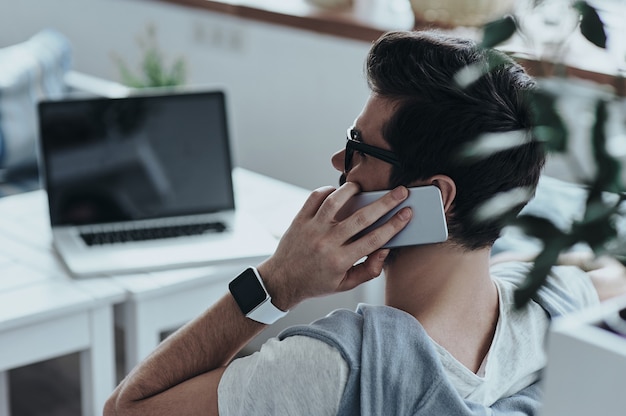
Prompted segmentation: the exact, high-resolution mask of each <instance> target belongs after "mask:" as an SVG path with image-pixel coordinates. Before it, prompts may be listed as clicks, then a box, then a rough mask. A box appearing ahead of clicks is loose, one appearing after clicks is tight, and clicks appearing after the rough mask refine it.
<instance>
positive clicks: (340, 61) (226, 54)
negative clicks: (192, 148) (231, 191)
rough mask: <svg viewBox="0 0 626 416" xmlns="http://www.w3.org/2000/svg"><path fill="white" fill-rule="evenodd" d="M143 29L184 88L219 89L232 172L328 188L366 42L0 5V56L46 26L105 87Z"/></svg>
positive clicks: (154, 12)
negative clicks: (181, 71) (181, 70)
mask: <svg viewBox="0 0 626 416" xmlns="http://www.w3.org/2000/svg"><path fill="white" fill-rule="evenodd" d="M149 24H154V25H155V27H156V28H157V36H158V42H159V44H160V46H161V48H162V50H163V51H164V52H165V53H166V55H167V57H168V62H172V61H173V60H174V59H175V58H178V57H181V56H182V57H184V58H185V59H186V60H187V63H188V67H189V78H190V79H189V82H190V83H191V84H220V85H223V86H224V87H225V88H226V89H227V91H228V93H229V106H230V109H231V119H230V121H231V133H232V137H233V147H234V153H235V163H236V164H237V165H239V166H243V167H245V168H248V169H251V170H254V171H257V172H261V173H264V174H267V175H270V176H273V177H276V178H279V179H282V180H285V181H288V182H291V183H294V184H296V185H300V186H303V187H306V188H309V189H313V188H316V187H319V186H322V185H329V184H330V185H335V184H336V183H337V177H338V175H337V173H336V172H335V171H334V170H333V169H332V167H331V166H330V162H329V159H330V156H331V154H332V153H333V152H334V151H336V150H338V149H339V148H340V147H341V146H342V145H343V144H344V135H345V130H346V128H347V127H348V125H349V124H350V123H351V122H352V121H353V120H354V118H355V117H356V116H357V114H358V112H359V111H360V109H361V106H362V104H363V103H364V101H365V99H366V98H367V94H368V90H367V87H366V84H365V80H364V77H363V70H362V68H363V61H364V58H365V55H366V53H367V49H368V47H369V44H368V43H367V42H359V41H352V40H346V39H341V38H336V37H331V36H326V35H321V34H317V33H314V32H309V31H302V30H298V29H292V28H287V27H282V26H275V25H269V24H263V23H258V22H254V21H249V20H244V19H240V18H236V17H233V16H228V15H223V14H220V13H213V12H208V11H204V10H201V9H195V8H188V7H183V6H177V5H171V4H167V3H162V2H158V1H150V0H19V1H12V0H0V47H2V46H7V45H10V44H13V43H18V42H20V41H23V40H25V39H27V38H28V37H29V36H31V35H32V34H34V33H35V32H37V31H38V30H40V29H42V28H45V27H53V28H55V29H57V30H59V31H61V32H62V33H64V34H65V35H66V36H68V37H69V39H70V40H71V42H72V45H73V48H74V69H76V70H79V71H83V72H86V73H89V74H93V75H97V76H100V77H104V78H107V79H113V80H119V73H118V70H117V67H116V66H115V64H114V61H113V59H112V58H111V55H112V54H113V53H115V54H118V55H120V56H122V57H123V58H124V59H125V60H126V61H127V62H128V63H129V64H131V65H136V64H137V63H138V62H139V60H140V53H141V50H140V48H139V46H138V44H137V42H136V39H137V37H138V36H141V35H143V34H144V33H145V30H146V27H147V26H148V25H149Z"/></svg>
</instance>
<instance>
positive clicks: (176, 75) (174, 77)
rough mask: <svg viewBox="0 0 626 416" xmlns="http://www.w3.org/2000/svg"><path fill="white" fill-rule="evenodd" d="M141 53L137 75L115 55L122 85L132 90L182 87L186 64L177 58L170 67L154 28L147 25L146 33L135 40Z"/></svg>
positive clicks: (114, 58)
mask: <svg viewBox="0 0 626 416" xmlns="http://www.w3.org/2000/svg"><path fill="white" fill-rule="evenodd" d="M137 43H138V45H139V47H140V49H141V51H142V60H141V63H140V67H139V71H138V73H135V72H134V71H132V70H131V69H130V68H129V66H128V64H127V63H126V61H125V60H124V59H123V58H122V57H120V56H119V55H117V54H114V55H113V60H114V61H115V63H116V64H117V67H118V69H119V72H120V77H121V81H122V83H123V84H125V85H127V86H129V87H132V88H152V87H174V86H179V85H183V84H184V83H185V81H186V78H187V64H186V61H185V60H184V59H183V58H177V59H176V60H175V61H174V62H173V63H172V64H171V66H170V67H168V65H167V63H166V62H165V56H164V54H163V52H162V51H161V48H160V47H159V45H158V42H157V38H156V28H155V27H154V25H148V27H147V29H146V33H145V34H144V35H143V36H139V37H138V38H137Z"/></svg>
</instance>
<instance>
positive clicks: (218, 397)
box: [105, 32, 598, 415]
mask: <svg viewBox="0 0 626 416" xmlns="http://www.w3.org/2000/svg"><path fill="white" fill-rule="evenodd" d="M490 56H491V55H490V54H488V53H487V52H485V51H481V50H479V49H478V48H476V47H475V45H474V44H473V43H472V42H469V41H464V40H460V39H455V38H450V37H447V36H444V35H440V34H437V33H420V32H397V33H389V34H386V35H384V36H383V37H381V39H379V40H378V41H377V42H376V43H375V44H374V45H373V47H372V48H371V50H370V53H369V55H368V58H367V66H366V70H367V76H368V83H369V86H370V88H371V91H372V94H371V96H370V98H369V100H368V101H367V103H366V104H365V107H364V108H363V111H362V112H361V114H360V115H359V116H358V117H357V119H356V121H355V124H354V126H353V128H352V133H351V137H350V138H349V139H352V140H355V141H359V142H360V143H363V144H366V145H367V146H360V145H358V144H356V145H355V143H354V142H353V141H351V140H349V141H348V145H347V146H346V150H342V151H340V152H338V153H336V154H335V155H334V156H333V157H332V163H333V165H334V167H335V168H337V169H338V170H339V171H340V172H342V183H343V185H342V186H341V187H340V188H339V189H334V188H330V187H326V188H320V189H318V190H316V191H314V192H313V193H312V194H311V196H310V197H309V198H308V200H307V201H306V203H305V205H304V206H303V208H302V210H301V211H300V212H299V213H298V215H297V216H296V218H295V219H294V221H293V223H292V225H291V227H290V228H289V230H288V231H287V232H286V233H285V235H284V236H283V238H282V240H281V242H280V244H279V247H278V249H277V251H276V253H275V254H274V255H273V256H271V257H270V258H269V259H268V260H267V261H265V262H263V263H262V264H260V265H259V266H258V273H259V275H260V276H261V279H262V282H263V283H264V286H265V288H266V290H267V292H268V293H269V294H270V295H271V303H272V304H273V305H274V306H271V305H269V306H268V305H267V304H265V306H268V307H269V308H270V310H268V312H267V315H266V316H265V317H261V318H259V317H257V319H259V320H261V321H264V322H270V321H272V320H273V318H275V317H277V316H280V314H281V312H280V311H288V310H289V309H291V308H293V307H294V306H295V305H297V304H298V303H300V302H301V301H303V300H305V299H308V298H311V297H316V296H324V295H327V294H331V293H335V292H339V291H343V290H348V289H352V288H354V287H356V286H358V285H360V284H361V283H363V282H366V281H368V280H370V279H372V278H374V277H376V276H378V275H379V274H380V273H381V271H382V270H383V269H384V271H385V275H386V287H385V303H386V306H362V307H360V309H359V310H358V311H357V312H350V311H338V312H335V313H333V314H331V315H329V316H328V317H326V318H324V319H322V320H320V321H319V322H317V323H314V324H312V325H311V326H304V327H297V328H293V329H289V330H287V331H285V332H284V333H283V334H281V335H280V336H279V338H278V339H274V340H270V341H269V342H268V343H267V344H266V345H265V346H264V347H263V349H262V350H261V352H260V353H258V354H254V355H252V356H250V357H246V358H243V359H239V360H235V361H234V362H232V363H231V360H232V358H233V357H234V356H235V354H236V353H237V352H238V351H239V350H240V349H241V348H242V347H243V346H244V345H245V344H246V343H247V342H248V341H249V340H250V339H251V338H253V337H254V336H255V335H256V334H258V333H259V332H260V331H261V330H262V329H263V328H264V327H265V325H264V324H262V323H259V322H256V321H255V320H254V319H250V318H248V317H246V316H245V314H244V311H243V309H242V308H241V307H240V306H239V305H238V303H237V302H236V301H235V299H234V296H239V295H240V294H239V295H238V292H236V290H233V293H234V295H231V294H228V295H226V296H224V297H223V298H222V299H221V300H220V301H219V302H218V303H217V304H216V305H214V306H212V307H211V308H210V309H209V310H207V311H206V312H205V313H203V314H202V315H201V316H199V317H198V318H196V319H195V320H194V321H192V322H191V323H189V324H187V325H186V326H185V327H183V328H181V329H180V330H179V331H177V332H176V333H174V334H173V335H171V336H170V337H169V338H167V339H166V340H165V341H164V342H163V343H162V344H161V345H160V346H159V347H158V348H157V349H156V351H155V352H154V353H153V354H152V355H150V356H149V357H148V358H147V359H146V360H145V361H144V362H143V363H141V364H140V365H139V366H138V367H137V368H135V369H134V370H133V371H132V372H131V373H130V374H129V375H128V376H127V377H126V378H125V379H124V380H123V381H122V383H120V385H119V386H118V387H117V389H116V390H115V392H114V393H113V395H112V397H111V398H110V399H109V401H108V402H107V406H106V409H105V414H106V415H127V414H132V415H135V414H149V415H168V414H172V415H187V414H189V415H195V414H198V415H200V414H202V415H205V414H218V412H219V414H221V415H229V414H238V415H252V414H268V415H269V414H272V415H312V414H328V415H330V414H371V415H383V414H385V415H395V414H404V413H406V414H425V415H434V414H455V415H461V414H467V415H470V414H492V413H490V412H491V411H493V412H494V413H495V414H501V413H506V414H532V413H533V412H534V411H535V410H536V408H537V407H538V395H537V393H538V392H537V385H536V382H537V380H538V378H539V376H538V374H539V371H540V370H541V369H542V367H543V366H544V364H545V357H544V356H543V339H544V334H545V331H546V329H547V326H548V321H549V316H548V314H550V315H556V314H559V313H563V312H566V311H568V310H573V309H576V308H580V307H582V306H585V305H590V304H593V303H595V302H597V301H598V299H597V294H596V292H595V290H594V287H593V286H592V284H591V281H590V279H589V278H588V277H587V275H586V274H585V273H583V272H582V271H581V270H580V269H578V268H573V267H570V268H555V271H554V273H553V276H552V277H551V280H550V284H549V285H548V287H547V288H544V289H543V290H544V291H545V292H544V294H546V293H547V295H546V296H542V294H541V293H540V294H539V295H538V297H537V299H535V300H534V301H532V302H531V303H530V304H529V306H528V307H527V308H526V309H525V310H524V311H523V312H521V313H520V312H517V311H515V310H514V307H513V306H512V295H513V292H514V290H515V288H516V287H517V285H519V283H520V282H521V281H522V280H523V278H524V275H525V272H526V271H527V270H528V265H527V264H524V263H502V264H499V265H497V266H494V267H496V269H492V267H491V265H490V248H491V246H492V244H493V242H494V241H495V240H496V239H497V238H498V235H499V232H500V230H501V227H502V224H501V223H500V222H499V221H498V220H497V219H494V220H490V221H481V222H478V221H475V220H474V213H475V210H476V208H477V207H479V206H481V204H482V203H483V202H485V201H487V200H489V199H490V198H491V197H493V196H494V195H497V194H499V193H501V192H505V191H508V190H511V189H515V188H518V187H530V188H533V187H535V186H536V184H537V180H538V178H539V174H540V171H541V168H542V166H543V163H544V154H543V150H542V148H541V145H540V144H539V143H537V142H536V141H534V140H532V137H530V136H529V135H530V134H531V133H530V110H529V108H528V103H527V102H526V94H527V92H528V91H529V90H530V89H531V88H533V82H532V80H531V79H530V78H529V77H528V76H527V75H526V74H525V73H524V71H523V70H522V69H521V68H520V67H519V66H518V65H516V64H514V63H513V62H511V61H509V60H506V59H504V60H503V63H501V64H500V65H498V66H497V67H496V68H494V69H492V70H491V71H489V72H488V73H487V74H486V75H484V76H482V77H480V78H479V79H478V80H477V81H475V82H474V83H472V84H471V85H469V86H468V87H466V88H460V87H458V86H457V85H456V84H455V82H454V81H453V80H454V78H455V75H456V74H457V73H458V72H459V71H460V70H461V69H463V68H464V67H466V66H467V65H470V64H472V65H473V64H478V65H482V66H486V64H487V62H488V61H489V60H490V59H491V58H490ZM500 59H503V57H500ZM520 131H521V132H524V134H525V135H526V136H527V137H528V140H526V141H524V143H523V144H520V145H519V146H516V147H514V148H511V149H509V150H506V151H501V152H498V153H495V154H493V155H491V156H489V157H486V158H482V159H472V160H470V161H468V160H463V159H462V158H460V157H458V156H459V154H460V153H461V152H462V151H463V149H465V148H466V146H467V145H468V144H470V143H472V142H473V141H474V140H475V139H477V138H478V137H479V136H480V135H481V134H484V133H498V132H520ZM372 147H375V148H378V150H380V149H383V150H386V151H388V152H391V153H392V154H393V155H395V160H392V161H393V162H394V163H389V161H390V159H387V160H381V159H379V158H378V157H377V155H378V154H379V153H380V152H376V151H372V149H373V148H372ZM355 149H356V150H355ZM421 185H435V186H437V187H438V188H439V190H440V191H441V194H442V199H443V205H444V208H445V212H446V218H447V221H448V226H449V239H448V240H447V241H446V242H443V243H439V244H429V245H420V246H412V247H404V248H400V249H394V250H393V251H390V250H388V249H382V248H381V247H382V246H383V245H384V244H385V243H386V242H387V241H388V240H389V239H390V238H392V237H393V236H394V235H395V234H396V233H397V232H399V231H400V230H401V229H402V228H403V227H404V226H405V225H406V224H407V222H408V221H409V220H410V219H411V216H412V212H411V210H410V209H409V208H404V209H402V210H400V211H399V212H398V213H397V214H396V215H395V216H394V217H392V219H391V220H390V221H389V222H387V223H386V224H385V225H384V226H382V227H380V228H378V229H376V230H375V231H371V232H370V233H368V234H366V235H364V236H362V237H360V238H354V236H355V235H357V234H358V233H359V232H360V231H362V230H363V229H365V228H367V226H369V225H370V224H372V223H374V222H375V221H376V220H377V219H378V218H380V217H381V216H383V215H384V214H385V213H387V212H388V211H390V210H391V209H393V208H394V207H395V206H397V205H398V204H399V203H400V202H402V201H403V200H404V199H405V198H406V197H407V195H408V191H407V188H406V187H408V186H421ZM386 189H390V191H389V192H388V193H387V194H386V195H385V196H384V197H382V198H381V199H379V200H378V201H376V202H374V203H372V204H370V205H368V206H366V207H365V208H363V209H361V210H360V211H358V212H357V213H355V214H353V215H351V216H349V217H348V218H346V219H345V220H342V221H338V220H337V219H336V215H337V213H338V211H339V210H340V208H341V207H342V206H343V205H344V204H345V203H346V202H347V201H348V200H349V199H350V198H351V197H353V196H354V195H356V194H357V193H359V192H361V191H373V190H386ZM520 208H521V206H518V207H515V208H514V210H519V209H520ZM363 257H366V260H365V261H363V262H360V263H359V262H358V261H359V259H361V258H363ZM250 273H252V272H250ZM246 276H247V275H246ZM250 276H253V274H252V275H250ZM242 279H243V278H242ZM246 279H248V278H247V277H246ZM252 279H254V277H252ZM239 280H240V279H239V278H238V279H237V281H239ZM235 286H236V284H235ZM555 294H564V295H563V296H561V297H559V296H554V295H555ZM552 299H556V300H552ZM264 308H265V307H264ZM244 309H245V308H244ZM245 312H247V309H246V311H245ZM546 312H548V313H546ZM250 316H252V315H250Z"/></svg>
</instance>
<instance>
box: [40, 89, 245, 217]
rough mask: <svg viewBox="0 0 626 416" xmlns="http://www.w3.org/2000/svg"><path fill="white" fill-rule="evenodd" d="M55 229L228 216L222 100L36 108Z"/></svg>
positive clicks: (76, 102) (186, 95) (153, 98)
mask: <svg viewBox="0 0 626 416" xmlns="http://www.w3.org/2000/svg"><path fill="white" fill-rule="evenodd" d="M39 127H40V141H41V152H42V154H41V156H42V163H43V172H44V174H45V183H46V189H47V192H48V199H49V206H50V221H51V224H52V225H81V224H97V223H106V222H118V221H128V220H138V219H149V218H161V217H171V216H179V215H191V214H201V213H208V212H218V211H223V210H229V209H234V196H233V185H232V176H231V175H232V166H231V155H230V148H229V137H228V129H227V121H226V110H225V98H224V94H223V93H222V92H219V91H217V92H215V91H213V92H173V93H161V94H160V95H133V96H129V97H123V98H89V99H69V100H61V101H44V102H41V103H40V104H39Z"/></svg>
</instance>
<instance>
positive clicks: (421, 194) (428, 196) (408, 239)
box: [337, 185, 448, 248]
mask: <svg viewBox="0 0 626 416" xmlns="http://www.w3.org/2000/svg"><path fill="white" fill-rule="evenodd" d="M408 189H409V196H408V198H407V199H406V200H404V201H403V202H402V203H401V204H400V205H398V206H397V207H395V208H394V209H392V210H391V211H389V212H388V213H387V214H385V215H384V216H383V217H381V218H380V219H379V220H378V221H376V222H375V223H374V224H372V225H371V226H369V227H367V228H366V229H365V230H363V231H362V232H360V233H359V234H357V235H356V236H355V238H358V237H360V236H362V235H365V234H367V233H369V232H370V231H372V230H374V229H375V228H377V227H379V226H381V225H382V224H384V223H385V222H387V221H388V220H389V219H390V218H391V217H392V216H393V215H394V214H395V213H396V212H398V211H399V210H400V209H402V208H404V207H407V206H408V207H410V208H411V209H412V211H413V217H412V218H411V221H409V223H408V224H407V226H406V227H404V229H402V230H401V231H400V232H399V233H398V234H396V235H395V236H394V237H393V238H392V239H391V240H389V241H388V242H387V244H385V245H384V246H383V248H394V247H404V246H413V245H420V244H432V243H440V242H442V241H446V240H447V238H448V226H447V223H446V216H445V212H444V209H443V201H442V199H441V191H440V190H439V188H437V187H436V186H433V185H428V186H418V187H413V188H408ZM387 192H389V191H374V192H362V193H360V194H358V195H355V196H354V197H353V198H352V199H350V201H348V203H347V204H346V205H344V206H343V208H342V209H341V210H340V211H339V213H338V214H337V220H339V221H341V220H343V219H345V218H347V217H348V216H349V215H351V214H352V213H354V212H356V211H357V210H359V209H360V208H363V207H364V206H366V205H368V204H370V203H372V202H374V201H376V200H377V199H379V198H380V197H382V196H383V195H385V194H386V193H387Z"/></svg>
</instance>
